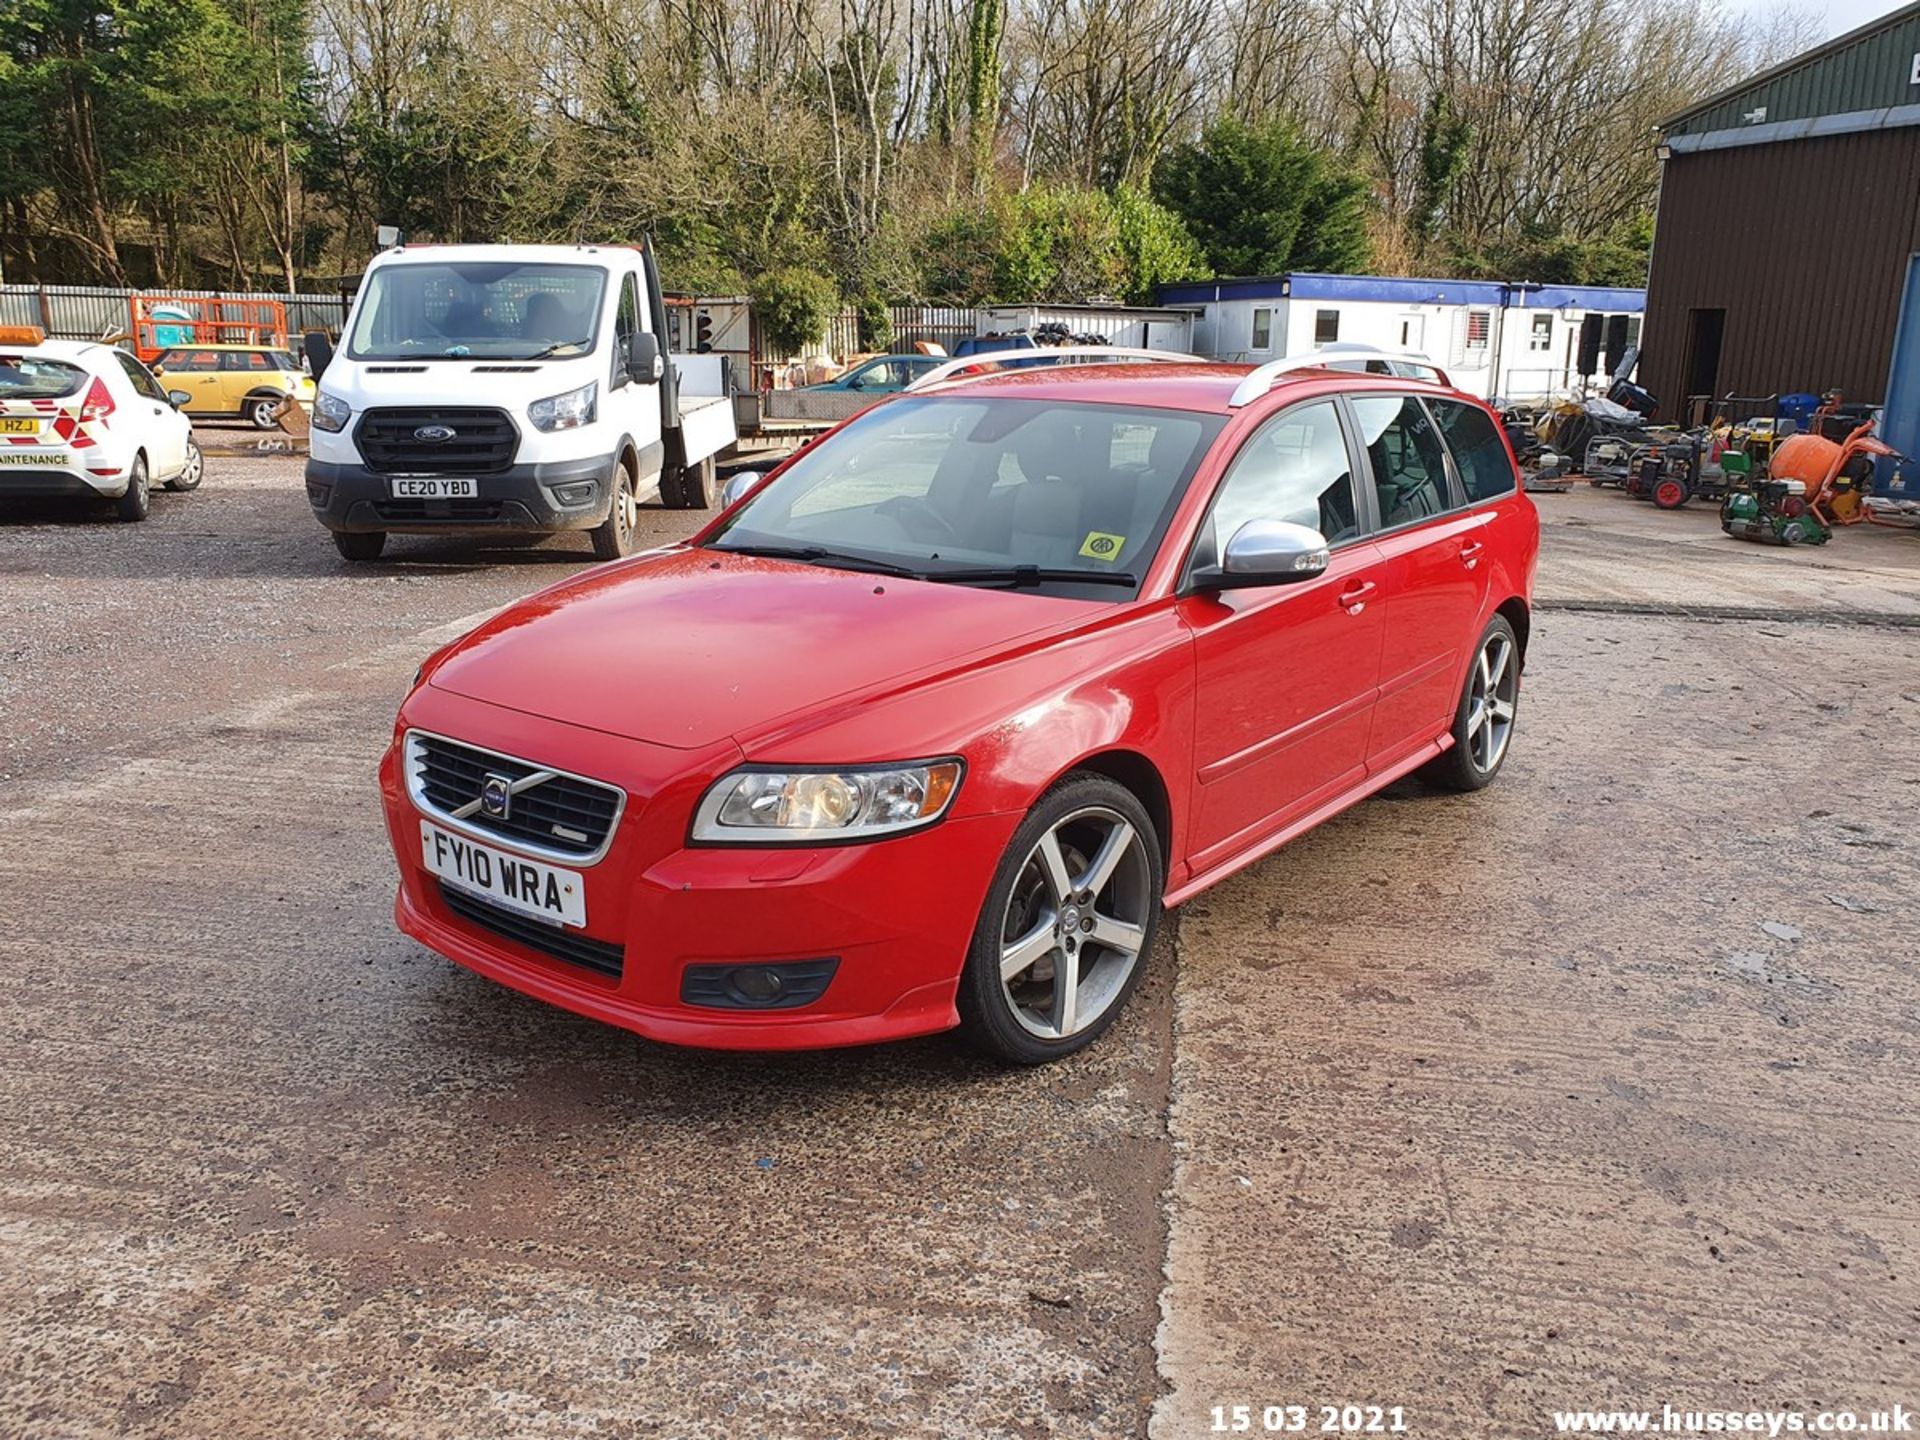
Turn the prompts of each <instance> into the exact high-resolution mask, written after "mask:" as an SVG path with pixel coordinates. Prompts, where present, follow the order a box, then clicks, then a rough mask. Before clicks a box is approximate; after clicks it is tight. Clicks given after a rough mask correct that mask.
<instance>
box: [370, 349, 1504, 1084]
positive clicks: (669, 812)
mask: <svg viewBox="0 0 1920 1440" xmlns="http://www.w3.org/2000/svg"><path fill="white" fill-rule="evenodd" d="M1081 358H1082V359H1084V358H1086V357H1081ZM960 363H964V362H960ZM1353 363H1354V362H1353V361H1351V360H1348V359H1342V360H1340V361H1337V362H1328V361H1316V360H1314V359H1312V358H1311V357H1302V358H1300V359H1295V360H1287V361H1279V362H1275V363H1274V364H1273V365H1269V366H1265V367H1262V368H1260V369H1256V370H1251V371H1250V370H1249V369H1248V368H1247V367H1245V366H1228V365H1217V364H1208V363H1201V362H1194V363H1160V364H1145V363H1104V364H1095V363H1084V364H1072V365H1057V366H1054V367H1051V368H1039V369H1017V370H1013V369H1010V370H1003V371H1000V372H997V373H988V374H985V375H980V376H976V377H974V378H960V379H952V378H947V379H942V378H939V377H938V376H936V377H932V383H928V382H926V381H923V382H922V383H921V386H920V387H918V388H916V389H915V390H911V391H908V392H907V393H905V394H903V395H901V396H899V397H898V398H895V399H891V400H888V401H886V402H883V403H881V404H879V405H877V406H875V407H874V408H872V409H870V410H867V411H866V412H865V413H863V414H861V415H860V416H858V417H856V418H855V419H853V420H851V421H850V422H848V423H846V424H845V425H843V426H841V427H840V428H839V429H837V430H835V431H833V432H831V433H830V434H828V435H826V436H825V437H823V438H822V439H820V440H819V441H817V442H816V443H815V444H813V445H812V446H810V447H809V448H807V449H805V450H803V451H801V452H800V453H799V454H797V455H796V456H794V457H793V458H791V459H790V460H788V461H787V462H786V463H785V464H784V465H783V466H781V467H780V468H779V469H777V470H775V471H773V472H772V473H770V474H769V475H768V476H767V477H766V478H765V479H764V480H762V481H760V482H759V483H757V484H756V485H754V486H753V487H752V488H751V489H750V490H749V491H748V493H747V494H746V495H745V497H744V498H741V499H739V500H737V501H736V502H735V503H734V504H732V505H731V506H730V507H729V508H728V509H727V510H726V511H725V512H724V513H722V514H721V515H720V516H719V517H718V518H716V519H715V520H714V521H713V522H712V523H711V524H710V525H708V526H707V528H706V529H705V530H703V531H702V532H701V533H700V534H699V535H697V536H696V537H694V538H693V539H692V540H690V541H688V542H686V543H684V544H680V545H674V546H670V547H667V548H666V549H663V550H659V551H655V552H651V553H648V554H645V555H640V556H636V557H633V558H632V559H631V560H629V561H626V562H624V563H620V564H617V565H614V566H611V567H607V568H602V569H598V570H594V571H591V572H588V573H586V574H583V575H580V576H578V577H576V578H573V579H570V580H567V581H564V582H562V583H560V584H558V585H555V586H553V587H551V588H550V589H547V590H545V591H542V592H541V593H539V594H536V595H534V596H532V597H530V598H528V599H526V600H524V601H522V602H520V603H518V604H516V605H513V606H511V607H510V608H508V609H507V610H505V611H503V612H502V613H501V614H500V615H498V616H497V617H495V618H494V619H492V620H490V621H488V622H487V623H486V624H484V625H482V626H480V627H479V628H478V629H476V630H474V631H473V632H472V633H471V634H469V635H467V636H466V637H464V638H463V639H461V640H459V641H456V642H455V643H454V644H452V645H450V646H448V647H447V648H446V649H444V650H442V651H440V652H438V653H437V654H435V655H434V656H432V657H431V658H430V659H429V660H428V661H427V663H426V664H425V665H424V666H423V667H422V671H421V675H420V677H419V679H418V680H417V682H416V684H415V686H414V689H413V691H412V693H411V694H409V695H408V697H407V699H406V701H405V703H404V705H403V706H402V707H401V710H400V714H399V718H398V721H397V723H396V727H395V731H394V736H393V743H392V746H391V748H390V749H389V751H388V752H387V754H386V757H385V759H384V762H383V764H382V766H381V785H382V790H383V792H384V800H385V807H386V816H387V821H388V825H389V828H390V830H391V834H392V840H393V845H394V849H395V851H396V853H397V855H398V857H399V861H400V872H401V880H400V890H399V898H398V901H397V916H398V920H399V924H400V926H401V928H402V929H403V930H405V931H406V932H407V933H408V934H410V935H412V936H414V937H416V938H417V939H419V940H421V941H423V942H424V943H426V944H427V945H429V946H431V947H432V948H433V949H435V950H437V951H439V952H440V953H441V954H443V955H446V956H448V957H449V958H451V959H453V960H455V961H457V962H459V963H460V964H462V965H465V966H468V967H470V968H471V969H473V970H476V971H479V972H480V973H481V974H483V975H487V976H491V977H492V978H494V979H496V980H499V981H502V982H504V983H505V984H508V985H511V986H513V987H515V988H516V989H519V990H522V991H525V992H526V993H527V994H530V995H533V996H536V997H538V998H540V999H542V1000H546V1001H550V1002H552V1003H553V1004H556V1005H561V1006H564V1007H566V1008H568V1009H570V1010H575V1011H578V1012H580V1013H582V1014H585V1015H590V1016H594V1017H596V1018H598V1019H601V1020H605V1021H609V1022H611V1023H613V1024H616V1025H622V1026H625V1027H627V1028H628V1029H631V1030H634V1031H637V1032H638V1033H640V1034H641V1035H645V1036H650V1037H652V1038H655V1039H659V1040H666V1041H673V1042H677V1043H681V1044H689V1045H704V1046H716V1047H742V1048H751V1047H760V1048H799V1047H806V1046H826V1045H846V1044H855V1043H861V1042H866V1041H877V1040H886V1039H892V1038H896V1037H901V1036H908V1035H918V1034H923V1033H926V1032H929V1031H936V1030H943V1029H946V1028H948V1027H950V1026H954V1025H956V1024H957V1025H959V1026H961V1027H963V1028H964V1030H965V1031H966V1032H968V1034H969V1036H970V1038H972V1039H973V1040H975V1041H976V1042H978V1043H979V1044H981V1045H982V1046H984V1047H985V1048H987V1049H988V1050H990V1051H992V1052H995V1053H997V1054H998V1055H1000V1056H1003V1057H1005V1058H1007V1059H1009V1060H1013V1061H1020V1062H1028V1063H1031V1062H1037V1061H1043V1060H1048V1059H1051V1058H1054V1057H1057V1056H1061V1055H1065V1054H1069V1053H1071V1052H1073V1051H1075V1050H1077V1049H1079V1048H1081V1047H1082V1046H1084V1045H1086V1044H1087V1043H1089V1042H1090V1041H1091V1040H1092V1039H1093V1038H1094V1037H1095V1036H1096V1035H1098V1034H1099V1033H1100V1032H1101V1031H1102V1030H1103V1029H1105V1028H1106V1026H1107V1025H1108V1024H1110V1023H1111V1022H1112V1021H1113V1019H1114V1017H1115V1015H1116V1013H1117V1012H1118V1011H1119V1009H1120V1007H1121V1006H1122V1005H1123V1004H1124V1002H1125V1001H1126V999H1127V996H1128V995H1129V993H1130V992H1131V991H1132V990H1133V988H1134V986H1135V985H1136V984H1138V983H1139V980H1140V975H1141V971H1142V969H1143V967H1144V966H1145V964H1146V961H1147V956H1148V954H1149V952H1150V950H1151V948H1152V945H1153V940H1154V934H1155V930H1156V928H1157V926H1158V922H1159V917H1160V914H1161V911H1162V909H1163V908H1164V907H1166V906H1170V905H1177V904H1179V903H1180V902H1181V901H1183V900H1185V899H1186V898H1188V897H1189V896H1191V895H1194V894H1196V893H1198V892H1199V891H1201V890H1204V889H1205V888H1207V887H1208V886H1210V885H1212V884H1214V883H1215V882H1217V881H1219V880H1221V879H1222V878H1224V877H1226V876H1228V875H1231V874H1232V873H1234V872H1235V871H1237V870H1239V869H1241V868H1242V867H1244V866H1247V865H1249V864H1252V863H1253V862H1254V861H1256V860H1258V859H1260V857H1262V856H1263V855H1266V854H1268V853H1269V852H1271V851H1272V850H1274V849H1275V848H1276V847H1278V846H1279V845H1281V844H1282V843H1284V842H1285V841H1286V840H1288V839H1290V838H1291V837H1293V836H1295V835H1298V834H1300V833H1301V832H1303V831H1305V830H1307V829H1308V828H1310V827H1311V826H1313V825H1315V824H1317V823H1318V822H1320V821H1322V820H1325V819H1326V818H1327V817H1329V816H1331V815H1333V814H1335V813H1336V812H1338V811H1339V810H1341V809H1343V808H1344V807H1346V806H1348V805H1351V804H1353V803H1354V802H1355V801H1357V800H1359V799H1361V798H1362V797H1363V796H1365V795H1367V794H1369V793H1370V792H1372V791H1374V790H1377V789H1379V788H1380V787H1381V786H1383V785H1386V784H1388V783H1389V782H1390V781H1392V780H1394V779H1395V778H1397V777H1399V776H1402V775H1405V774H1407V773H1408V772H1410V771H1414V770H1419V771H1421V772H1422V773H1424V774H1425V775H1427V776H1429V777H1430V778H1431V779H1432V780H1434V781H1435V782H1437V783H1438V784H1440V785H1442V786H1445V787H1447V788H1451V789H1456V790H1471V789H1476V788H1478V787H1480V786H1482V785H1485V784H1486V783H1487V782H1488V781H1490V780H1492V779H1493V777H1494V776H1495V775H1496V774H1497V773H1498V772H1499V770H1500V766H1501V762H1502V761H1503V759H1504V758H1505V756H1506V753H1507V747H1508V744H1509V742H1510V740H1511V738H1512V734H1513V725H1514V718H1515V707H1516V704H1517V702H1518V699H1519V684H1520V669H1521V661H1522V659H1523V657H1524V655H1525V651H1526V644H1527V631H1528V617H1529V595H1530V592H1531V587H1532V580H1533V571H1534V565H1535V560H1536V556H1537V551H1538V546H1539V521H1538V518H1537V516H1536V515H1535V513H1534V510H1533V506H1532V502H1531V501H1530V500H1528V498H1527V497H1526V496H1525V495H1524V494H1522V493H1521V492H1520V489H1519V486H1518V484H1517V483H1516V472H1515V466H1514V460H1513V454H1512V451H1511V450H1510V449H1509V447H1508V444H1507V441H1506V438H1505V435H1504V433H1503V432H1502V430H1501V427H1500V426H1499V424H1498V423H1497V422H1496V420H1495V418H1494V416H1493V415H1492V413H1491V412H1490V411H1489V410H1488V409H1487V407H1486V406H1485V405H1483V404H1482V403H1481V402H1480V401H1478V400H1476V399H1474V398H1472V397H1471V396H1469V395H1465V394H1463V393H1461V392H1460V391H1458V390H1456V389H1453V388H1451V387H1450V386H1448V385H1447V384H1446V383H1445V377H1444V375H1441V374H1439V372H1437V371H1430V372H1428V373H1430V374H1432V375H1433V376H1434V377H1435V378H1434V379H1432V380H1429V379H1425V378H1419V377H1418V376H1417V375H1416V374H1415V373H1414V367H1410V366H1408V365H1406V364H1405V363H1403V362H1401V361H1392V362H1388V361H1374V362H1371V363H1369V362H1364V361H1362V362H1359V363H1360V365H1361V366H1362V368H1361V369H1347V368H1332V366H1333V365H1335V364H1338V365H1351V364H1353ZM1368 370H1371V371H1374V372H1386V373H1366V372H1367V371H1368Z"/></svg>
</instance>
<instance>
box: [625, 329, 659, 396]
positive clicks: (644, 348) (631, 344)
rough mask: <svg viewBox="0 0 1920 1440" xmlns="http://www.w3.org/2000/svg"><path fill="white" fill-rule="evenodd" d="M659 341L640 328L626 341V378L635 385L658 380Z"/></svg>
mask: <svg viewBox="0 0 1920 1440" xmlns="http://www.w3.org/2000/svg"><path fill="white" fill-rule="evenodd" d="M662 368H663V367H662V365H661V361H660V341H659V339H658V338H657V337H656V336H654V335H653V334H652V333H650V332H649V331H645V330H641V331H639V332H637V333H636V334H635V335H634V337H633V338H632V339H631V340H629V341H628V342H627V378H628V379H630V380H632V381H633V382H634V383H635V384H636V385H653V384H657V383H658V382H659V380H660V372H661V369H662Z"/></svg>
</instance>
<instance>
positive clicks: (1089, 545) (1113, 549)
mask: <svg viewBox="0 0 1920 1440" xmlns="http://www.w3.org/2000/svg"><path fill="white" fill-rule="evenodd" d="M1126 544H1127V537H1126V536H1124V535H1109V534H1107V533H1106V532H1105V531H1104V530H1089V531H1088V532H1087V538H1086V539H1085V540H1083V541H1082V542H1081V543H1080V553H1081V554H1082V555H1084V556H1086V557H1087V559H1089V560H1109V561H1111V560H1118V559H1119V558H1120V552H1121V551H1122V550H1123V549H1125V548H1126Z"/></svg>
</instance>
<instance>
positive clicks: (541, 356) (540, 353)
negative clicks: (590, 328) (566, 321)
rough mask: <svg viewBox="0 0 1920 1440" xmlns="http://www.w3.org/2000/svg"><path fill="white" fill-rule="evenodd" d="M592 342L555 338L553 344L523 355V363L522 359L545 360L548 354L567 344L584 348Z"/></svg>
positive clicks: (560, 349)
mask: <svg viewBox="0 0 1920 1440" xmlns="http://www.w3.org/2000/svg"><path fill="white" fill-rule="evenodd" d="M592 343H593V341H592V340H556V341H554V342H553V344H551V345H549V346H547V348H546V349H544V350H536V351H534V352H533V354H531V355H528V356H525V357H524V358H523V363H524V360H545V359H546V358H547V357H548V356H549V355H556V354H558V353H559V352H560V351H562V350H565V349H567V348H568V347H569V346H571V347H572V348H574V349H576V350H584V349H586V348H587V346H589V345H591V344H592Z"/></svg>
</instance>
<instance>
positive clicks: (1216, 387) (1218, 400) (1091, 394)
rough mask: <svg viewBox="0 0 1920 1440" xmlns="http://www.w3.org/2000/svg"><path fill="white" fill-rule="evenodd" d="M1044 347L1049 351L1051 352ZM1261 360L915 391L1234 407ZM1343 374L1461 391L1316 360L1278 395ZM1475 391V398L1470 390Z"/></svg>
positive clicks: (1053, 370) (1363, 381)
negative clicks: (1236, 395)
mask: <svg viewBox="0 0 1920 1440" xmlns="http://www.w3.org/2000/svg"><path fill="white" fill-rule="evenodd" d="M1043 353H1044V352H1043ZM1257 368H1258V367H1256V366H1253V365H1235V364H1228V363H1225V362H1217V361H1200V362H1197V363H1196V362H1185V361H1162V360H1155V361H1136V362H1131V363H1118V364H1111V365H1048V366H1032V367H1029V368H1025V369H1021V368H1014V369H1008V370H997V371H992V372H990V373H988V374H985V375H976V376H966V375H961V376H956V377H954V378H953V379H951V380H945V381H941V382H939V383H938V384H935V385H930V386H928V387H927V388H926V389H924V390H916V391H911V392H909V393H911V394H915V395H940V396H947V395H957V394H968V395H972V394H983V395H1001V396H1007V397H1009V398H1017V399H1021V400H1051V401H1054V402H1056V403H1059V404H1067V403H1079V404H1092V405H1141V406H1150V407H1153V408H1155V409H1161V410H1198V411H1202V412H1207V413H1213V414H1220V415H1227V414H1231V413H1233V410H1234V408H1235V407H1234V406H1233V404H1232V403H1231V402H1232V399H1233V393H1234V391H1235V390H1237V389H1239V387H1240V382H1241V381H1242V380H1244V379H1246V378H1247V376H1248V375H1250V374H1252V373H1253V371H1254V370H1255V369H1257ZM1328 380H1337V381H1339V382H1340V384H1341V386H1342V388H1347V387H1351V388H1353V389H1355V390H1391V391H1394V392H1395V393H1405V392H1406V391H1408V390H1415V391H1419V392H1421V393H1424V394H1433V395H1448V396H1460V395H1461V394H1462V392H1461V391H1459V390H1456V389H1454V388H1453V387H1451V386H1447V385H1438V384H1435V383H1434V382H1432V381H1430V380H1420V379H1416V378H1413V377H1411V376H1402V375H1376V374H1373V373H1371V372H1368V371H1363V370H1346V369H1336V368H1334V367H1332V366H1315V367H1313V368H1310V369H1304V370H1289V371H1287V372H1286V373H1285V374H1283V375H1279V376H1276V377H1275V378H1274V381H1273V385H1272V387H1271V388H1270V390H1269V392H1268V393H1270V394H1278V393H1281V392H1283V391H1286V390H1291V389H1294V388H1296V387H1300V386H1304V385H1306V384H1308V383H1324V382H1325V381H1328ZM1467 398H1471V397H1467Z"/></svg>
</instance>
